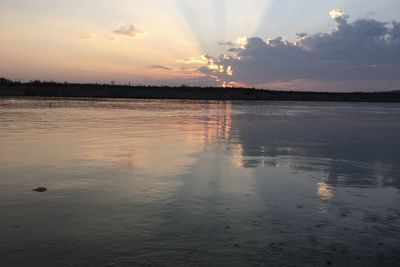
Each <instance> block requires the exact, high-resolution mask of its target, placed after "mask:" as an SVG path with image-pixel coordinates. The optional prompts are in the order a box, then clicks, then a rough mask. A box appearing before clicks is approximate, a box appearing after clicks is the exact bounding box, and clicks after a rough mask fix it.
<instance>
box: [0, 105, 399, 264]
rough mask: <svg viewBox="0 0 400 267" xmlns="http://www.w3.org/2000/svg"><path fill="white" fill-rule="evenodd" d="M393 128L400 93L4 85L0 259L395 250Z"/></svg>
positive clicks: (143, 260)
mask: <svg viewBox="0 0 400 267" xmlns="http://www.w3.org/2000/svg"><path fill="white" fill-rule="evenodd" d="M399 137H400V105H399V104H363V103H360V104H350V103H288V102H240V101H239V102H212V101H211V102H210V101H203V102H201V101H166V100H164V101H154V100H134V101H125V100H115V101H114V100H113V101H111V100H109V101H94V100H92V101H87V100H85V101H83V100H48V99H47V100H46V99H42V100H22V99H20V100H12V99H6V100H4V99H3V100H0V214H1V216H0V266H325V265H327V266H328V265H332V266H378V265H379V266H398V264H399V262H400V138H399ZM39 186H44V187H47V188H48V189H49V190H48V191H47V192H44V193H37V192H34V191H32V189H34V188H37V187H39Z"/></svg>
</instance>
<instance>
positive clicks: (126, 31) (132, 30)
mask: <svg viewBox="0 0 400 267" xmlns="http://www.w3.org/2000/svg"><path fill="white" fill-rule="evenodd" d="M113 33H114V34H116V35H123V36H127V37H138V36H143V35H144V32H143V31H141V30H139V29H138V28H137V27H136V26H134V25H128V26H124V27H121V28H119V29H117V30H115V31H113Z"/></svg>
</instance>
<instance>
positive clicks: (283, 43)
mask: <svg viewBox="0 0 400 267" xmlns="http://www.w3.org/2000/svg"><path fill="white" fill-rule="evenodd" d="M330 15H331V17H332V19H334V20H335V21H336V22H337V24H338V26H337V28H336V29H335V30H333V31H332V32H330V33H317V34H307V33H300V34H298V39H297V40H296V41H293V42H291V41H287V40H285V39H284V38H283V37H278V38H275V39H269V40H267V41H265V40H263V39H261V38H258V37H251V38H247V39H246V41H245V42H244V43H243V45H242V46H241V47H240V48H230V49H229V52H230V53H228V54H222V55H220V56H218V57H209V58H207V59H208V69H207V70H206V68H202V69H201V71H203V73H209V72H210V70H211V72H212V75H214V76H217V77H218V79H220V80H224V81H227V82H237V83H244V84H248V85H258V84H266V83H271V82H280V81H294V80H311V81H317V82H337V81H366V82H368V81H399V82H400V76H399V73H400V22H390V23H386V22H380V21H377V20H375V19H359V20H356V21H354V22H349V17H348V16H347V15H346V14H345V13H344V12H343V11H341V10H332V11H331V12H330ZM228 69H229V70H230V71H229V73H228V71H227V70H228Z"/></svg>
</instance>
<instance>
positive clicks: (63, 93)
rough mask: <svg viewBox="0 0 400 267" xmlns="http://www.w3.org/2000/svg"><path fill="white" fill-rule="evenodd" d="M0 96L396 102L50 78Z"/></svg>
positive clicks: (387, 95)
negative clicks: (81, 81)
mask: <svg viewBox="0 0 400 267" xmlns="http://www.w3.org/2000/svg"><path fill="white" fill-rule="evenodd" d="M0 97H1V98H9V97H51V98H94V99H103V98H111V99H115V98H121V99H182V100H259V101H260V100H261V101H264V100H265V101H321V102H325V101H329V102H330V101H332V102H392V103H393V102H400V91H386V92H352V93H333V92H330V93H328V92H298V91H273V90H260V89H250V88H220V87H187V86H181V87H169V86H126V85H108V84H104V85H102V84H72V83H54V82H38V81H36V82H29V83H20V82H3V83H0Z"/></svg>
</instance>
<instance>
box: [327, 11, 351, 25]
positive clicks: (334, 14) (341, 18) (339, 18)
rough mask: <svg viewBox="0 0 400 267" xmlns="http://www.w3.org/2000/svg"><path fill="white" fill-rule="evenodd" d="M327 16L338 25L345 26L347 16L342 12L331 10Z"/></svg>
mask: <svg viewBox="0 0 400 267" xmlns="http://www.w3.org/2000/svg"><path fill="white" fill-rule="evenodd" d="M329 15H330V16H331V18H332V19H333V20H335V21H336V22H337V23H338V24H346V23H347V19H348V18H349V15H347V14H345V13H344V11H343V10H340V9H332V10H331V11H330V12H329Z"/></svg>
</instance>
